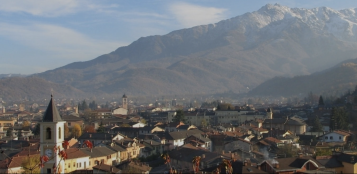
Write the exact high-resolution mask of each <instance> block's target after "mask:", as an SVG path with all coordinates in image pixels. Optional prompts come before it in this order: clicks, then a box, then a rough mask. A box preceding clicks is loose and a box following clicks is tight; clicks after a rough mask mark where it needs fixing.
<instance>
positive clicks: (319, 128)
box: [311, 116, 323, 132]
mask: <svg viewBox="0 0 357 174" xmlns="http://www.w3.org/2000/svg"><path fill="white" fill-rule="evenodd" d="M311 131H312V132H322V131H323V130H322V125H321V122H320V119H319V117H318V116H316V118H315V119H314V123H313V125H312V129H311Z"/></svg>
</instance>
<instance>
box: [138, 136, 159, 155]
mask: <svg viewBox="0 0 357 174" xmlns="http://www.w3.org/2000/svg"><path fill="white" fill-rule="evenodd" d="M140 142H141V144H143V145H144V146H145V147H144V148H141V149H140V157H144V158H146V157H148V156H151V155H160V154H162V153H163V152H164V148H163V145H162V144H161V142H157V141H153V140H143V141H140Z"/></svg>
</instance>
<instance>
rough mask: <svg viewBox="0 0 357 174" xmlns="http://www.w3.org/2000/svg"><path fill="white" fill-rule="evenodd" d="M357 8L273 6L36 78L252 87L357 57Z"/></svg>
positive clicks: (82, 83)
mask: <svg viewBox="0 0 357 174" xmlns="http://www.w3.org/2000/svg"><path fill="white" fill-rule="evenodd" d="M356 10H357V9H346V10H339V11H338V10H333V9H330V8H326V7H320V8H313V9H303V8H289V7H286V6H281V5H279V4H275V5H271V4H268V5H265V6H263V7H262V8H260V9H259V10H257V11H255V12H251V13H245V14H243V15H240V16H237V17H234V18H231V19H227V20H223V21H220V22H217V23H215V24H208V25H201V26H196V27H193V28H188V29H182V30H177V31H173V32H170V33H168V34H166V35H162V36H148V37H142V38H140V39H138V40H136V41H134V42H133V43H131V44H130V45H128V46H124V47H120V48H118V49H117V50H115V51H113V52H111V53H108V54H104V55H102V56H99V57H98V58H95V59H93V60H90V61H86V62H75V63H71V64H69V65H66V66H63V67H59V68H57V69H54V70H50V71H46V72H43V73H39V74H34V75H33V76H36V77H40V78H44V79H46V80H48V81H51V82H54V83H58V84H64V85H69V86H72V87H74V88H76V89H79V90H81V91H83V92H85V93H91V94H93V93H101V94H104V93H105V94H109V95H111V94H122V93H126V94H128V95H136V96H137V95H167V94H211V93H218V92H224V91H233V92H235V93H245V92H247V91H249V89H253V88H254V87H256V86H258V85H260V84H262V83H263V82H264V81H266V80H268V79H271V78H273V77H276V76H284V77H292V76H296V75H309V74H311V73H314V72H318V71H322V70H324V69H326V68H328V67H331V66H333V65H335V64H337V63H339V62H341V61H343V60H348V59H351V58H355V57H357V56H356V55H357V38H356V37H357V29H356V26H357V25H356V23H357V18H356V13H355V11H356Z"/></svg>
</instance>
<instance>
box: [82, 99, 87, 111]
mask: <svg viewBox="0 0 357 174" xmlns="http://www.w3.org/2000/svg"><path fill="white" fill-rule="evenodd" d="M81 108H82V109H81V110H85V109H88V105H87V102H86V100H83V101H82V105H81Z"/></svg>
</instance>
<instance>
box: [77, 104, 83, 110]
mask: <svg viewBox="0 0 357 174" xmlns="http://www.w3.org/2000/svg"><path fill="white" fill-rule="evenodd" d="M78 110H83V107H82V105H81V103H80V102H78Z"/></svg>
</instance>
